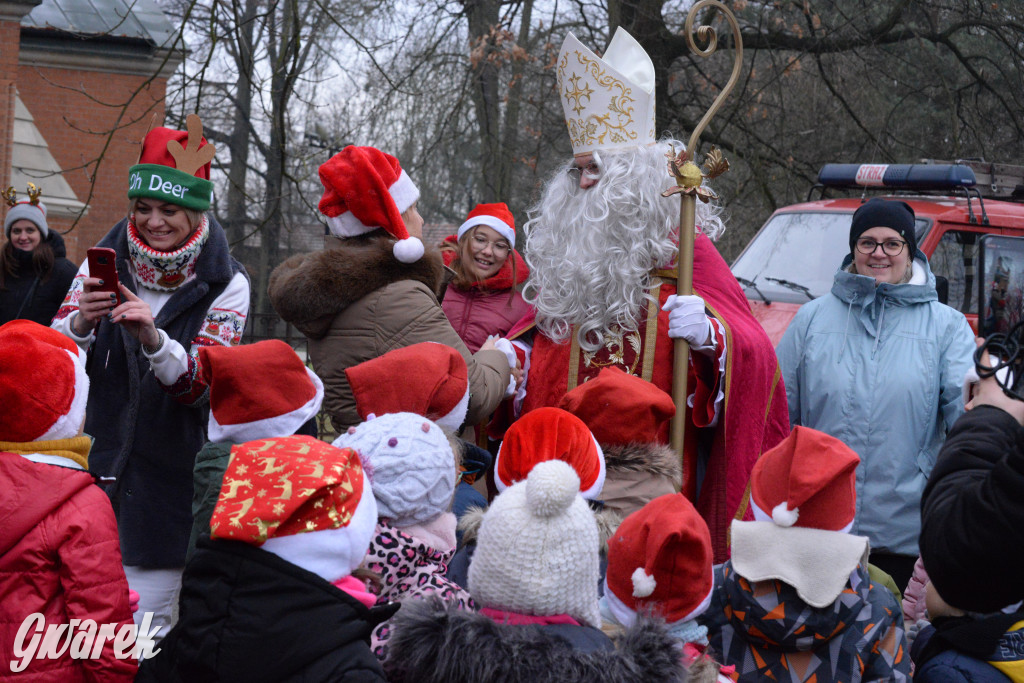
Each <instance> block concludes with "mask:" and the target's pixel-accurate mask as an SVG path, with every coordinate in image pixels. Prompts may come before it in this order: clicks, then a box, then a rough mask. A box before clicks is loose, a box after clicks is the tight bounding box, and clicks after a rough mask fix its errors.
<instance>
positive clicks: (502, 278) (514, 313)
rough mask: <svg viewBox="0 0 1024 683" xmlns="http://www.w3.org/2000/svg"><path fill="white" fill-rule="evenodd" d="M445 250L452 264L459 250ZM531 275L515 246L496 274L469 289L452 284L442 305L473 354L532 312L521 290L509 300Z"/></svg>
mask: <svg viewBox="0 0 1024 683" xmlns="http://www.w3.org/2000/svg"><path fill="white" fill-rule="evenodd" d="M453 241H454V238H449V241H448V242H447V244H451V243H452V242H453ZM442 253H443V255H444V259H445V265H449V264H450V263H451V262H452V261H453V260H454V258H455V252H453V251H451V250H449V249H445V250H444V251H443V252H442ZM513 260H514V261H515V263H516V278H515V280H516V281H515V282H513V281H512V266H511V262H512V261H513ZM529 274H530V269H529V268H528V267H527V265H526V262H525V261H523V258H522V257H521V256H520V255H519V252H517V251H515V250H514V249H513V250H512V253H511V254H509V258H508V260H507V261H506V262H505V265H504V266H502V268H501V270H500V271H498V273H497V274H496V275H494V276H493V277H491V278H488V279H487V280H485V281H484V282H477V283H474V284H473V286H472V287H470V288H469V289H461V288H459V287H456V286H455V285H449V286H448V289H447V291H446V292H445V295H444V301H443V302H441V307H442V308H443V309H444V314H445V315H446V316H448V320H449V322H451V324H452V327H453V328H455V332H456V333H457V334H458V335H459V337H460V338H461V339H462V341H463V342H465V343H466V346H467V347H469V351H470V353H476V352H477V350H479V349H480V346H481V345H482V344H483V343H484V342H485V341H486V340H487V337H488V336H490V335H492V334H493V335H497V336H499V337H504V336H505V335H506V334H508V331H509V330H510V329H512V326H513V325H515V324H516V323H517V322H519V321H520V320H522V318H523V317H524V316H526V315H527V314H528V313H529V312H530V305H529V304H528V303H526V301H524V300H523V297H522V295H521V294H519V292H512V296H511V301H510V300H509V293H510V290H512V288H513V287H514V286H515V285H518V284H522V283H523V282H525V281H526V278H527V277H528V276H529Z"/></svg>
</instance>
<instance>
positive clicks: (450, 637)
mask: <svg viewBox="0 0 1024 683" xmlns="http://www.w3.org/2000/svg"><path fill="white" fill-rule="evenodd" d="M579 490H580V479H579V476H577V474H576V472H575V471H574V470H573V468H572V467H570V466H569V465H568V464H567V463H565V462H562V461H559V460H553V461H547V462H541V463H540V464H538V465H537V466H535V467H534V468H533V469H532V470H531V471H530V473H529V474H528V475H527V477H526V479H525V480H524V481H519V482H518V483H516V484H513V485H512V486H511V487H509V488H508V489H507V490H506V491H504V492H503V493H501V494H500V495H499V496H498V497H497V498H495V499H494V501H493V502H492V503H491V506H490V508H489V509H488V511H487V513H486V514H485V515H484V520H483V523H482V525H481V527H480V533H479V539H478V548H477V551H476V554H475V556H474V558H473V563H472V565H471V566H470V570H469V588H470V592H471V593H472V594H473V598H474V599H475V600H476V601H477V603H478V604H479V605H480V606H481V611H480V613H479V614H474V613H469V612H459V611H454V610H452V609H450V608H447V607H445V606H444V605H443V604H442V603H441V602H440V601H425V602H418V603H406V604H405V605H403V607H402V611H401V612H400V613H399V614H398V615H396V617H395V618H394V619H392V622H391V623H392V628H393V631H394V632H393V634H392V636H391V640H390V642H389V646H390V655H389V657H388V659H387V661H386V662H385V663H384V666H385V671H386V672H387V674H388V680H389V681H391V682H392V683H406V682H411V681H416V682H417V683H434V682H437V683H440V682H441V681H444V682H445V683H463V682H465V683H469V682H470V681H473V682H476V681H496V680H507V681H530V683H547V682H549V681H550V682H552V683H553V682H555V681H557V682H558V683H576V682H577V681H579V682H582V681H595V680H599V681H605V682H607V683H618V682H619V681H623V682H625V681H630V682H634V681H683V680H685V673H684V671H683V669H682V664H681V663H680V659H679V658H680V652H679V648H678V647H677V645H676V643H675V642H674V641H673V639H672V638H671V637H670V636H668V634H667V633H666V632H665V630H664V628H663V627H662V626H660V625H658V624H655V623H653V622H650V621H648V620H643V619H642V620H640V621H639V622H638V623H637V624H636V625H635V626H634V627H633V628H632V629H630V630H629V631H628V632H627V633H626V635H625V636H624V637H623V638H622V640H621V641H620V643H619V647H618V649H616V648H615V646H614V644H613V643H612V641H611V640H610V639H609V638H608V637H607V636H606V635H604V633H602V632H601V630H600V625H601V617H600V611H599V608H598V597H597V581H598V551H597V539H598V533H597V524H596V522H595V521H594V516H593V514H592V513H591V512H590V510H589V509H588V507H587V504H586V502H585V501H584V500H583V498H582V497H581V496H580V495H579Z"/></svg>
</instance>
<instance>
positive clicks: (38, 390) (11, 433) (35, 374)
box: [0, 320, 89, 466]
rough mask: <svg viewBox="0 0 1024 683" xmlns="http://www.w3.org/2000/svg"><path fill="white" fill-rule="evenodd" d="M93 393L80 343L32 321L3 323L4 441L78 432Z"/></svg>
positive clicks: (0, 398) (0, 402)
mask: <svg viewBox="0 0 1024 683" xmlns="http://www.w3.org/2000/svg"><path fill="white" fill-rule="evenodd" d="M88 396H89V377H88V376H87V375H86V374H85V354H84V353H83V352H82V350H81V349H79V348H78V345H77V344H75V343H74V342H73V341H71V340H70V339H68V338H67V337H65V336H64V335H63V334H61V333H60V332H57V331H56V330H54V329H51V328H49V327H45V326H44V325H40V324H39V323H35V322H32V321H30V320H12V321H11V322H9V323H6V324H4V325H3V326H0V406H3V410H0V441H14V442H19V443H25V442H29V441H53V440H57V439H70V438H71V437H74V436H77V435H78V433H79V430H80V429H81V427H82V423H83V421H84V419H85V405H86V402H87V400H88ZM80 464H82V465H83V466H84V463H80Z"/></svg>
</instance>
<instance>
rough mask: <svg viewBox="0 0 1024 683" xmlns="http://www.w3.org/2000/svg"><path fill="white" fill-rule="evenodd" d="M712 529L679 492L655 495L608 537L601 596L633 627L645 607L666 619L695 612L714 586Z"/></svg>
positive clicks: (690, 616)
mask: <svg viewBox="0 0 1024 683" xmlns="http://www.w3.org/2000/svg"><path fill="white" fill-rule="evenodd" d="M712 564H713V556H712V551H711V533H710V532H709V531H708V525H707V523H705V522H704V519H703V518H702V517H701V516H700V514H699V513H698V512H697V510H696V508H694V507H693V504H692V503H691V502H690V501H689V500H687V498H686V496H684V495H683V494H681V493H672V494H669V495H665V496H660V497H658V498H655V499H654V500H652V501H651V502H649V503H647V505H645V506H644V507H642V508H640V509H639V510H637V511H636V512H634V513H633V514H631V515H629V516H628V517H626V519H624V520H622V523H621V524H620V525H619V528H618V529H616V530H615V534H614V535H613V536H612V537H611V539H609V541H608V569H607V571H606V572H605V591H604V594H605V598H606V599H607V601H608V607H609V609H610V610H611V612H612V615H613V616H614V617H615V618H616V619H617V620H618V621H619V623H621V624H623V625H625V626H632V624H633V622H634V621H635V619H636V614H637V613H638V612H641V611H643V610H645V609H647V608H652V609H653V611H654V612H656V613H657V614H658V615H660V616H661V617H663V618H664V619H665V620H666V621H668V622H670V623H675V622H680V621H688V620H690V619H694V618H696V617H697V616H699V615H700V614H701V613H703V612H704V610H706V609H707V607H708V605H709V604H711V592H712V590H713V589H714V572H713V570H712Z"/></svg>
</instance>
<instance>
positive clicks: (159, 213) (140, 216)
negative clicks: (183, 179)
mask: <svg viewBox="0 0 1024 683" xmlns="http://www.w3.org/2000/svg"><path fill="white" fill-rule="evenodd" d="M135 227H136V228H138V230H139V236H140V237H141V238H142V241H143V242H145V243H146V244H147V245H149V246H150V247H152V248H153V249H156V250H157V251H164V252H168V251H174V250H175V249H177V248H178V247H180V246H181V245H182V244H184V243H185V242H186V241H187V240H188V238H189V236H191V235H192V232H193V227H192V224H191V223H190V222H189V219H188V214H186V213H185V210H184V209H183V208H182V207H180V206H178V205H177V204H168V203H167V202H162V201H160V200H159V199H149V198H147V197H140V198H139V199H138V200H136V202H135Z"/></svg>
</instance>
